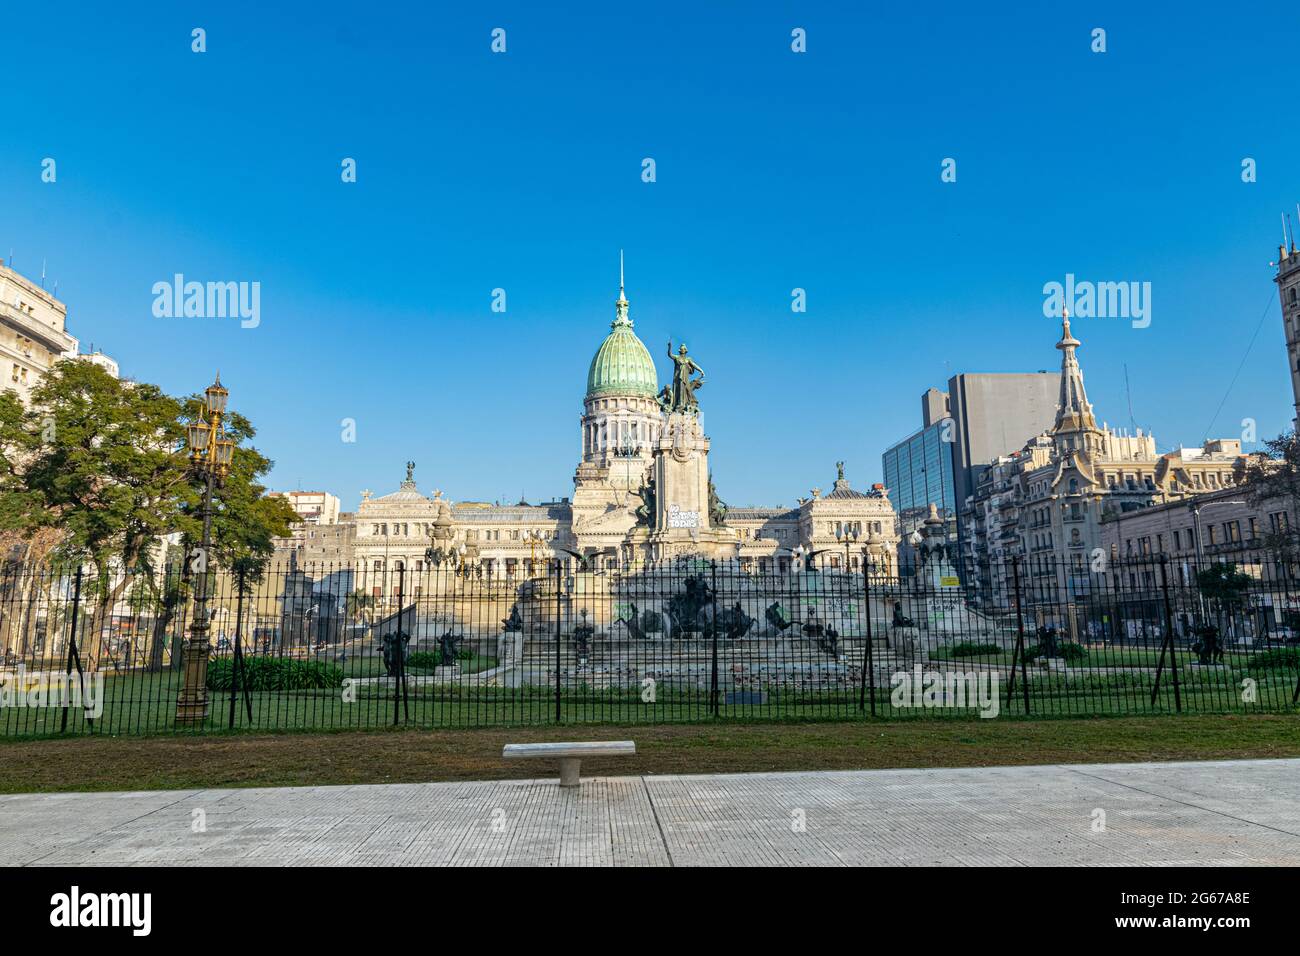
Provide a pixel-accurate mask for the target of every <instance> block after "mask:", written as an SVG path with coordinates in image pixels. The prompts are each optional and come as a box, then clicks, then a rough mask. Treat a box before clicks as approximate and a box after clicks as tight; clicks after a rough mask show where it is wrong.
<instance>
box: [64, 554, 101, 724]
mask: <svg viewBox="0 0 1300 956" xmlns="http://www.w3.org/2000/svg"><path fill="white" fill-rule="evenodd" d="M80 607H81V563H80V562H78V563H77V580H76V584H75V585H73V589H72V622H71V626H70V627H69V629H68V667H67V671H66V672H65V674H64V676H65V678H67V679H66V680H65V681H64V684H63V720H62V722H61V723H60V725H59V733H63V732H64V731H65V730H67V729H68V693H67V690H68V683H69V681H70V680H71V678H72V665H73V664H74V663H75V664H76V665H77V680H78V681H79V682H81V683H82V687H81V690H82V693H83V694H84V693H85V690H86V688H85V686H84V684H85V681H84V679H83V675H82V671H81V655H80V654H78V653H77V611H78V610H79V609H80ZM82 699H83V700H84V697H83V698H82ZM89 719H90V718H87V720H88V721H89ZM110 723H111V722H110ZM92 726H93V722H92Z"/></svg>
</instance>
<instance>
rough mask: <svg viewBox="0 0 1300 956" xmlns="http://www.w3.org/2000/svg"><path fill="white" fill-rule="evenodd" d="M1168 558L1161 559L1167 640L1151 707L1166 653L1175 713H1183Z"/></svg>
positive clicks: (1163, 668) (1153, 686)
mask: <svg viewBox="0 0 1300 956" xmlns="http://www.w3.org/2000/svg"><path fill="white" fill-rule="evenodd" d="M1167 561H1168V558H1166V557H1164V556H1163V555H1162V556H1161V559H1160V586H1161V589H1162V590H1163V591H1164V597H1165V639H1164V640H1163V641H1161V642H1160V660H1159V661H1157V662H1156V679H1155V681H1154V682H1153V683H1152V685H1151V706H1153V707H1154V706H1155V703H1156V697H1157V696H1158V695H1159V694H1160V677H1161V675H1162V674H1163V673H1164V670H1165V653H1166V652H1168V654H1169V674H1170V676H1171V677H1172V678H1173V681H1174V711H1175V712H1176V713H1180V714H1181V713H1182V712H1183V695H1182V688H1181V687H1179V683H1178V654H1177V651H1176V650H1175V647H1174V621H1173V610H1172V608H1171V607H1170V604H1169V576H1168V575H1167V574H1166V572H1165V564H1166V562H1167ZM1197 591H1198V593H1199V591H1200V585H1199V584H1198V585H1197Z"/></svg>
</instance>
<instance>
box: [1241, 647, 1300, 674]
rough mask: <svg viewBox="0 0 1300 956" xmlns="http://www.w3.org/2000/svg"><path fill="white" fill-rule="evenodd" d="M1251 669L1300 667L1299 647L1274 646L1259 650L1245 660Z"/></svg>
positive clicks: (1265, 669)
mask: <svg viewBox="0 0 1300 956" xmlns="http://www.w3.org/2000/svg"><path fill="white" fill-rule="evenodd" d="M1246 666H1247V667H1249V668H1250V669H1251V670H1258V671H1271V670H1295V669H1296V668H1300V647H1275V648H1273V649H1272V650H1268V651H1260V652H1259V653H1258V654H1255V655H1254V656H1252V657H1251V659H1250V660H1249V661H1248V662H1247V665H1246Z"/></svg>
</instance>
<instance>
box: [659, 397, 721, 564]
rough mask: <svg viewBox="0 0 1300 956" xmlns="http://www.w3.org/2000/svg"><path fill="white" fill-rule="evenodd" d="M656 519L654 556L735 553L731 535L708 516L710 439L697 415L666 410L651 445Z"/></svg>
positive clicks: (718, 555) (718, 556) (707, 555)
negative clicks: (661, 426)
mask: <svg viewBox="0 0 1300 956" xmlns="http://www.w3.org/2000/svg"><path fill="white" fill-rule="evenodd" d="M653 472H654V479H655V519H654V531H653V532H652V533H651V535H650V546H651V551H652V554H653V556H654V557H655V558H656V559H659V560H663V559H665V558H672V557H676V556H679V555H688V554H693V555H703V556H706V557H714V558H730V557H734V556H735V554H736V551H737V548H736V543H735V536H734V534H732V532H731V531H729V530H728V529H725V528H715V527H713V524H712V522H711V520H710V518H709V440H708V438H706V437H705V436H704V429H703V428H701V427H700V418H699V415H697V414H692V413H690V412H670V413H669V414H668V415H667V416H666V418H665V420H664V427H663V429H662V430H661V431H660V433H659V441H658V443H657V444H656V446H655V449H654V466H653Z"/></svg>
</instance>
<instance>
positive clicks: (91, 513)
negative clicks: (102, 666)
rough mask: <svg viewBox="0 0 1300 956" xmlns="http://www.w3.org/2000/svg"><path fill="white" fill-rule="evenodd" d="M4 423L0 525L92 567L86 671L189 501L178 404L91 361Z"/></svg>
mask: <svg viewBox="0 0 1300 956" xmlns="http://www.w3.org/2000/svg"><path fill="white" fill-rule="evenodd" d="M0 416H4V418H3V420H4V426H3V427H4V428H5V434H4V441H3V444H5V445H6V446H7V448H8V449H9V450H8V451H7V453H6V454H5V465H6V473H5V474H4V476H3V479H2V480H3V485H0V522H3V523H4V525H5V526H6V527H10V528H15V529H18V530H21V531H23V532H26V533H32V532H35V531H36V530H37V529H40V528H48V527H55V528H59V529H60V530H61V531H63V533H64V540H63V543H62V545H61V546H60V551H61V552H62V553H63V554H64V555H66V556H68V557H71V558H73V559H75V560H76V561H78V562H79V563H80V562H85V563H89V564H90V566H91V569H92V580H91V581H90V582H89V585H90V586H89V587H88V588H86V590H87V591H88V592H89V593H92V594H93V595H94V603H95V611H94V614H93V615H92V617H91V625H90V635H91V636H90V641H89V646H88V647H86V648H85V649H84V652H85V657H86V660H87V663H88V666H90V667H91V668H94V667H95V666H96V665H97V661H98V657H99V649H100V637H101V632H102V628H103V623H104V619H105V617H106V616H107V614H108V612H109V609H110V608H111V607H112V605H113V602H114V601H116V600H117V598H118V597H120V596H121V594H122V591H123V590H124V589H125V588H126V587H127V586H128V585H129V583H130V578H129V576H128V575H126V574H125V573H123V572H124V571H129V570H131V569H134V568H135V567H137V566H138V564H139V562H140V560H141V558H142V557H143V556H144V555H145V553H146V551H147V549H148V548H149V547H151V546H152V545H153V544H154V542H156V541H157V540H158V538H159V536H160V535H162V534H164V533H166V532H167V531H168V530H170V528H169V524H170V522H171V520H172V518H173V517H174V514H175V502H176V500H177V497H178V496H179V495H181V494H183V493H184V492H185V489H186V484H187V479H186V469H185V457H184V455H183V454H181V453H180V452H179V451H178V449H179V447H180V444H181V440H182V438H183V437H184V427H183V425H182V423H181V420H180V404H179V403H178V402H177V401H176V400H175V399H173V398H170V397H169V396H167V395H165V394H163V392H162V390H161V389H159V388H158V387H157V386H156V385H149V384H142V383H141V384H136V383H126V382H121V381H119V380H118V379H115V378H114V377H113V376H111V375H109V374H108V373H107V372H106V371H104V370H103V369H102V368H100V367H99V366H97V365H93V364H91V363H89V362H77V361H65V362H60V363H58V364H57V365H56V366H55V367H54V368H53V369H51V370H50V372H49V373H47V374H46V376H45V377H44V378H43V379H42V380H41V383H40V384H39V385H38V386H37V387H36V388H35V389H34V390H33V392H32V395H31V406H30V408H28V409H27V410H26V411H25V412H24V413H23V414H22V415H21V416H20V417H19V419H18V420H17V421H16V422H15V421H14V420H13V418H12V415H11V413H6V412H3V411H0Z"/></svg>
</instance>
